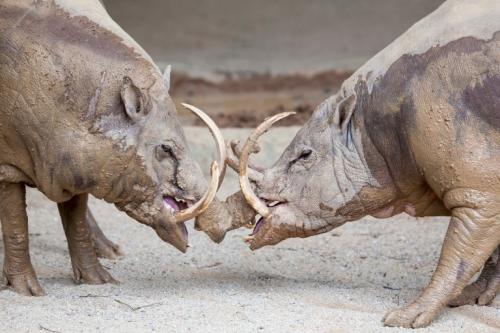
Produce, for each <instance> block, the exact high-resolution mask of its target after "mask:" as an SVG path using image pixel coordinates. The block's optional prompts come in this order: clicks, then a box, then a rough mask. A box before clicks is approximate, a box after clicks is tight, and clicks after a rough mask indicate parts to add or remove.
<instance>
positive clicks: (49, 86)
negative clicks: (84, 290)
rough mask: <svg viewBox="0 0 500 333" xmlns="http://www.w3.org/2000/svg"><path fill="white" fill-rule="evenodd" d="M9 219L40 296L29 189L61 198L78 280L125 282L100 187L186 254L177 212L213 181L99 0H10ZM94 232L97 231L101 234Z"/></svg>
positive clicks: (6, 2)
mask: <svg viewBox="0 0 500 333" xmlns="http://www.w3.org/2000/svg"><path fill="white" fill-rule="evenodd" d="M0 36H1V37H0V105H2V108H1V109H0V133H1V135H0V196H1V197H2V200H1V201H0V202H1V204H0V220H1V223H2V232H3V235H4V243H5V264H4V272H5V275H6V277H7V280H8V283H9V284H10V285H11V286H12V288H13V289H14V290H16V291H18V292H20V293H23V294H31V295H41V294H43V290H42V289H41V287H40V285H39V284H38V282H37V279H36V275H35V272H34V271H33V268H32V265H31V263H30V258H29V251H28V231H27V218H26V212H25V198H24V187H25V186H33V187H36V188H37V189H39V190H40V191H41V192H43V193H44V194H45V195H46V196H47V197H48V198H49V199H51V200H52V201H54V202H56V203H57V204H58V208H59V211H60V215H61V219H62V222H63V226H64V229H65V233H66V236H67V239H68V245H69V249H70V256H71V261H72V265H73V271H74V277H75V281H77V282H84V283H105V282H112V281H114V280H113V278H112V277H111V276H110V275H109V274H108V273H107V272H106V271H105V269H104V268H102V266H101V265H100V264H99V261H98V259H97V253H96V251H95V249H94V247H93V245H95V246H96V248H97V249H98V250H99V252H100V253H99V254H100V255H103V256H107V257H113V256H116V255H117V254H119V249H118V248H117V247H116V246H114V244H112V243H111V242H109V241H108V240H107V239H106V238H105V237H104V235H103V234H102V232H101V231H100V230H99V228H98V226H97V224H96V223H95V220H94V219H93V216H92V214H91V212H90V211H88V209H87V206H86V203H87V197H88V195H89V194H91V195H93V196H94V197H96V198H99V199H104V200H106V201H107V202H110V203H114V204H115V205H116V207H118V208H119V209H120V210H123V211H125V212H126V213H127V214H128V215H129V216H131V217H132V218H134V219H136V220H137V221H139V222H140V223H143V224H146V225H148V226H150V227H152V228H153V229H154V230H155V231H156V232H157V234H158V235H159V236H160V238H162V239H163V240H164V241H166V242H168V243H170V244H171V245H173V246H174V247H176V248H177V249H179V250H180V251H182V252H185V251H186V249H187V244H188V243H187V230H186V227H185V226H184V224H183V223H173V221H174V220H175V216H176V214H177V212H178V211H180V210H183V209H186V208H187V206H188V205H190V204H191V203H193V202H194V201H196V200H199V199H200V198H201V197H202V196H203V193H204V192H205V190H206V189H207V182H206V180H205V179H204V177H203V174H202V172H201V170H200V168H199V166H198V165H197V164H196V162H195V161H194V160H193V158H192V157H191V155H190V151H189V148H188V146H187V143H186V138H185V136H184V132H183V130H182V128H181V126H180V124H179V122H178V120H177V112H176V110H175V107H174V104H173V102H172V100H171V98H170V96H169V94H168V88H169V78H168V76H163V75H162V73H161V72H160V71H159V69H158V68H157V67H156V65H154V63H153V62H152V60H151V58H150V57H149V55H148V54H147V53H146V52H145V51H144V50H143V49H142V48H141V47H140V46H139V45H137V43H136V42H135V41H134V40H133V39H132V38H130V36H128V35H127V34H126V33H125V32H124V31H123V30H122V29H121V28H120V27H119V26H118V25H117V24H116V23H115V22H113V21H112V19H111V18H110V17H109V16H108V14H107V13H106V11H105V9H104V8H103V7H102V5H101V4H100V2H99V1H97V0H94V1H91V0H72V1H69V0H51V1H31V0H21V1H19V0H2V1H0ZM92 239H93V240H92Z"/></svg>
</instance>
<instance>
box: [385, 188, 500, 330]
mask: <svg viewBox="0 0 500 333" xmlns="http://www.w3.org/2000/svg"><path fill="white" fill-rule="evenodd" d="M444 203H445V205H446V207H447V208H448V209H450V210H451V216H452V217H451V221H450V224H449V226H448V231H447V233H446V237H445V240H444V244H443V248H442V250H441V257H440V259H439V263H438V266H437V268H436V271H435V272H434V275H433V277H432V279H431V282H430V284H429V286H428V287H427V288H426V289H425V290H424V291H423V292H422V294H421V295H420V297H419V298H418V299H417V300H416V301H415V302H414V303H412V304H411V305H409V306H407V307H405V308H402V309H397V310H394V311H391V312H389V313H388V314H387V315H386V316H385V318H384V324H385V325H387V326H401V327H413V328H417V327H424V326H427V325H428V324H429V323H430V322H431V321H432V320H433V319H434V318H435V317H436V316H437V315H438V313H439V312H440V311H441V310H442V309H443V308H444V307H445V306H446V305H447V304H449V303H450V301H451V300H452V299H454V298H455V297H457V296H458V295H459V294H460V292H461V291H462V289H463V288H464V287H465V286H466V285H467V283H468V282H469V281H470V279H471V278H472V276H473V275H474V274H475V273H476V272H478V271H479V269H481V267H482V266H483V264H484V263H485V262H486V260H487V259H488V258H489V257H490V256H491V254H492V253H493V251H494V250H495V249H496V248H497V247H498V245H499V243H500V214H499V211H498V208H499V206H500V205H499V204H500V196H498V195H492V194H487V193H481V192H479V191H476V190H467V189H456V190H451V191H449V192H448V193H446V195H445V197H444Z"/></svg>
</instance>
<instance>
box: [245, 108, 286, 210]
mask: <svg viewBox="0 0 500 333" xmlns="http://www.w3.org/2000/svg"><path fill="white" fill-rule="evenodd" d="M292 114H295V112H283V113H279V114H277V115H274V116H272V117H270V118H268V119H266V120H264V122H263V123H262V124H260V125H259V126H258V127H257V128H256V129H254V130H253V132H252V133H251V134H250V136H249V137H248V139H247V141H246V142H245V145H244V146H243V149H242V150H241V155H240V165H239V167H240V168H239V169H240V170H239V171H240V172H239V174H240V187H241V192H243V195H244V196H245V199H246V201H247V202H248V203H249V204H250V206H252V208H253V209H254V210H255V211H256V212H258V213H259V214H260V215H261V216H262V217H264V218H268V217H269V215H270V214H271V211H270V210H269V207H267V205H266V204H265V203H263V202H262V201H261V200H260V199H259V197H258V196H257V195H255V193H254V192H253V190H252V187H251V185H250V181H249V180H248V170H247V169H248V158H249V157H250V154H251V153H252V152H253V151H254V149H255V147H257V140H258V139H259V137H260V136H261V135H262V134H264V133H266V132H267V130H268V129H269V128H271V126H272V125H273V124H274V123H275V122H277V121H279V120H281V119H283V118H286V117H288V116H290V115H292Z"/></svg>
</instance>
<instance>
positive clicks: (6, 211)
mask: <svg viewBox="0 0 500 333" xmlns="http://www.w3.org/2000/svg"><path fill="white" fill-rule="evenodd" d="M0 203H1V204H0V221H1V222H2V234H3V241H4V245H5V259H4V263H3V272H4V275H5V277H6V279H7V285H9V286H11V287H12V288H13V289H14V290H15V291H16V292H18V293H20V294H23V295H27V296H42V295H44V291H43V289H42V287H41V286H40V284H39V283H38V279H37V277H36V274H35V270H34V269H33V266H32V265H31V260H30V254H29V237H28V216H27V215H26V188H25V187H24V184H20V183H0Z"/></svg>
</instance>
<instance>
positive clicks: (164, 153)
mask: <svg viewBox="0 0 500 333" xmlns="http://www.w3.org/2000/svg"><path fill="white" fill-rule="evenodd" d="M172 157H174V152H173V149H172V147H170V146H169V145H166V144H161V145H159V146H156V158H157V159H158V160H160V161H161V160H163V159H165V158H172Z"/></svg>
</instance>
